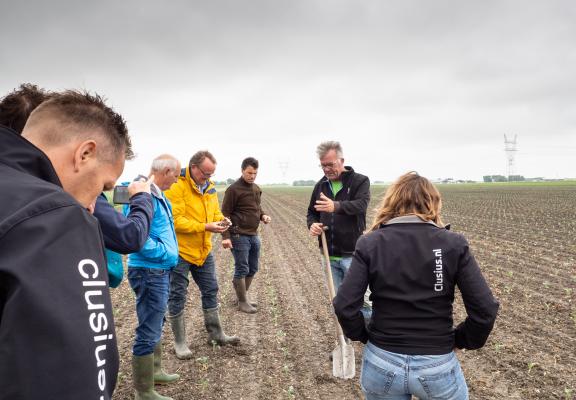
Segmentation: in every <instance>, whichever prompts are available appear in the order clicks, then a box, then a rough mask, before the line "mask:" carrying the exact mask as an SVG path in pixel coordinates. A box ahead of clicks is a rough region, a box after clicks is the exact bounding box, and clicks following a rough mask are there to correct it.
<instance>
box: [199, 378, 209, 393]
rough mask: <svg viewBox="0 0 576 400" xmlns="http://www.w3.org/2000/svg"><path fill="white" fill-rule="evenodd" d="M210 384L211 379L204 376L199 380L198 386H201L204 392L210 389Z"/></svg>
mask: <svg viewBox="0 0 576 400" xmlns="http://www.w3.org/2000/svg"><path fill="white" fill-rule="evenodd" d="M209 384H210V381H209V380H208V378H202V379H200V381H199V382H198V387H199V388H200V390H201V391H203V392H204V391H206V390H207V389H208V385H209Z"/></svg>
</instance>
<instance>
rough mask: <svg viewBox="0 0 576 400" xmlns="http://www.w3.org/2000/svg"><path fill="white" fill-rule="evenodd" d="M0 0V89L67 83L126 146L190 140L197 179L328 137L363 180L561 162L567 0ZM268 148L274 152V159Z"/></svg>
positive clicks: (138, 167) (569, 16)
mask: <svg viewBox="0 0 576 400" xmlns="http://www.w3.org/2000/svg"><path fill="white" fill-rule="evenodd" d="M36 3H37V4H33V3H32V2H28V1H21V0H19V1H11V2H8V1H2V2H1V5H0V96H3V95H4V94H6V93H7V92H8V91H11V90H12V89H13V88H15V87H17V86H18V85H19V84H20V83H23V82H31V83H36V84H39V85H40V86H42V87H45V88H47V89H52V90H61V89H68V88H83V89H88V90H90V91H94V92H97V93H99V94H102V95H104V96H106V97H107V98H108V103H109V104H110V105H111V106H113V107H114V108H115V109H116V110H117V111H118V112H119V113H121V114H122V115H123V116H124V117H125V118H126V120H127V122H128V127H129V130H130V132H131V136H132V139H133V144H134V148H135V151H136V153H137V158H136V160H134V161H131V162H128V163H127V164H126V168H125V174H124V177H129V176H134V175H136V174H137V173H140V172H143V173H146V172H147V171H148V168H149V165H150V161H151V160H152V159H153V158H154V157H155V156H156V155H158V154H160V153H165V152H167V153H172V154H174V155H175V156H177V157H178V158H179V159H180V160H181V161H182V162H183V163H187V162H188V160H189V158H190V156H191V155H192V154H193V153H194V152H196V151H197V150H201V149H208V150H210V151H211V152H212V153H213V154H214V155H215V156H216V158H217V160H218V168H217V171H216V176H215V178H214V179H215V180H224V179H226V178H230V177H232V178H235V177H237V176H239V173H240V172H239V171H240V163H241V161H242V159H243V158H245V157H247V156H254V157H256V158H258V159H259V160H260V171H259V177H258V181H257V182H259V183H272V182H281V181H285V182H292V181H293V180H297V179H314V180H316V179H319V178H320V177H321V175H322V174H321V170H320V169H319V168H318V167H317V165H318V160H317V158H316V154H315V148H316V146H317V145H318V144H319V143H320V142H321V141H323V140H339V141H340V142H341V143H342V145H343V147H344V155H345V160H346V164H347V165H351V166H353V167H354V168H355V169H356V170H357V171H359V172H361V173H364V174H366V175H368V176H369V177H370V178H371V180H372V181H376V180H382V181H390V180H393V179H395V178H396V177H397V176H399V175H400V174H402V173H404V172H406V171H408V170H417V171H418V172H419V173H420V174H422V175H424V176H427V177H429V178H432V179H437V178H447V177H452V178H455V179H473V180H481V179H482V176H483V175H488V174H490V175H491V174H502V175H505V174H506V159H505V153H504V134H506V135H508V136H509V137H514V135H517V138H518V139H517V148H518V152H517V155H516V168H515V172H516V173H517V174H521V175H524V176H526V177H534V176H544V177H549V178H564V177H576V161H575V160H576V157H575V155H576V78H575V74H576V22H575V21H576V2H575V1H572V0H564V1H554V0H546V1H526V0H524V1H490V0H488V1H486V0H483V1H468V2H466V1H462V0H454V1H439V0H434V1H430V0H418V1H417V0H412V1H410V0H402V1H385V0H372V1H363V0H349V1H348V0H347V1H344V0H323V1H319V0H297V1H292V0H283V1H272V0H260V1H250V0H241V1H239V0H229V1H219V0H209V1H190V0H188V1H167V2H152V1H143V0H140V1H94V2H84V1H45V2H42V1H37V2H36ZM281 165H287V170H286V173H285V174H283V173H282V168H281Z"/></svg>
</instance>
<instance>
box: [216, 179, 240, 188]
mask: <svg viewBox="0 0 576 400" xmlns="http://www.w3.org/2000/svg"><path fill="white" fill-rule="evenodd" d="M234 182H236V179H232V178H228V179H226V180H225V181H214V184H215V185H217V186H227V185H231V184H233V183H234Z"/></svg>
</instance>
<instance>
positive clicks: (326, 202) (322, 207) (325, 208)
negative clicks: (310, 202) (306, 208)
mask: <svg viewBox="0 0 576 400" xmlns="http://www.w3.org/2000/svg"><path fill="white" fill-rule="evenodd" d="M314 209H315V210H316V211H319V212H334V201H332V200H330V199H329V198H328V197H326V195H325V194H324V193H320V200H316V205H315V206H314Z"/></svg>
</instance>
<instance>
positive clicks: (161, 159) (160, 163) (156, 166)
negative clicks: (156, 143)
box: [150, 154, 178, 171]
mask: <svg viewBox="0 0 576 400" xmlns="http://www.w3.org/2000/svg"><path fill="white" fill-rule="evenodd" d="M168 168H169V169H172V170H174V169H176V168H178V160H177V159H176V158H175V157H173V156H171V155H169V154H162V155H161V156H158V157H156V158H155V159H154V161H152V167H150V169H151V170H152V171H164V170H165V169H168Z"/></svg>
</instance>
